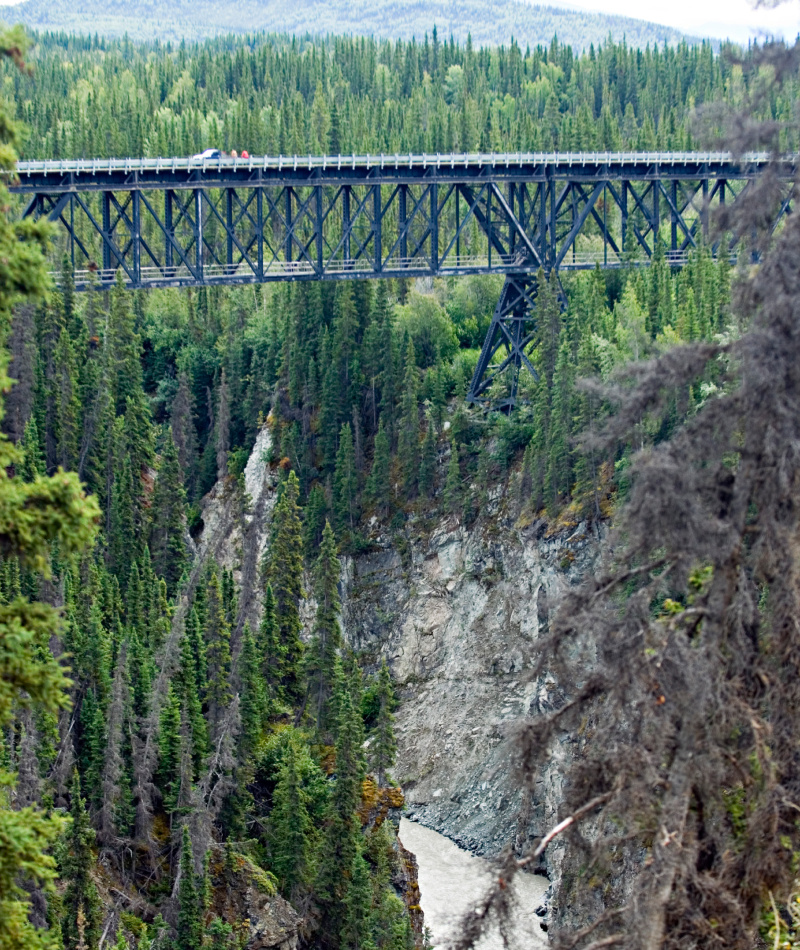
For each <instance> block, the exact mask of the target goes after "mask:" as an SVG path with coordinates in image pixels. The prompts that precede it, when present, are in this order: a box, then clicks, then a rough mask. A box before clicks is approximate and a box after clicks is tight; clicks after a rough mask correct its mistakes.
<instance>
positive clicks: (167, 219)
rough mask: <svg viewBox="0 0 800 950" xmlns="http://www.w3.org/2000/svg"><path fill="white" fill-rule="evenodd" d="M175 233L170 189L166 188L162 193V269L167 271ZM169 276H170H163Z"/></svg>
mask: <svg viewBox="0 0 800 950" xmlns="http://www.w3.org/2000/svg"><path fill="white" fill-rule="evenodd" d="M174 236H175V231H174V228H173V225H172V189H170V188H167V190H166V191H165V192H164V267H165V268H166V269H167V270H169V269H171V268H172V266H173V265H172V241H171V240H170V238H174ZM165 276H171V275H165Z"/></svg>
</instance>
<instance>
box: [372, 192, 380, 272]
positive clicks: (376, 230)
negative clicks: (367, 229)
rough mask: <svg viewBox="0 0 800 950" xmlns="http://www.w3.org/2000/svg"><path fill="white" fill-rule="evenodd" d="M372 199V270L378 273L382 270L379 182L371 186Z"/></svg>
mask: <svg viewBox="0 0 800 950" xmlns="http://www.w3.org/2000/svg"><path fill="white" fill-rule="evenodd" d="M372 201H373V205H372V216H373V221H372V235H373V241H372V244H373V250H374V252H375V265H374V267H373V270H374V272H375V273H376V274H380V272H381V271H382V270H383V227H382V225H383V208H382V207H381V186H380V185H379V184H375V185H373V186H372Z"/></svg>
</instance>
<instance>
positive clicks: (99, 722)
mask: <svg viewBox="0 0 800 950" xmlns="http://www.w3.org/2000/svg"><path fill="white" fill-rule="evenodd" d="M80 721H81V743H80V753H79V756H78V762H79V765H80V774H81V775H82V776H83V787H84V788H85V789H86V800H87V803H88V805H89V807H90V809H91V810H92V811H96V810H97V809H98V808H99V807H100V802H101V799H102V777H103V762H104V759H105V748H106V735H105V732H106V729H105V726H106V723H105V716H104V715H103V710H102V709H101V708H100V705H99V704H98V702H97V697H96V695H95V691H94V690H93V689H89V690H87V691H86V695H85V696H84V698H83V702H82V703H81V715H80Z"/></svg>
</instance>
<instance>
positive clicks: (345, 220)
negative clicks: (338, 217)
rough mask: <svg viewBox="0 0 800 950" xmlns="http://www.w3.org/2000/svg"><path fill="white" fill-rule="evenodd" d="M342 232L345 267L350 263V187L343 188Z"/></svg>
mask: <svg viewBox="0 0 800 950" xmlns="http://www.w3.org/2000/svg"><path fill="white" fill-rule="evenodd" d="M342 230H343V231H344V244H343V245H342V247H343V253H344V261H345V267H347V265H349V263H350V186H349V185H345V186H344V188H342Z"/></svg>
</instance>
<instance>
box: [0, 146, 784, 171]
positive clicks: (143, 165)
mask: <svg viewBox="0 0 800 950" xmlns="http://www.w3.org/2000/svg"><path fill="white" fill-rule="evenodd" d="M771 158H772V156H771V155H770V154H769V153H768V152H747V153H746V154H744V155H741V156H735V155H733V154H732V153H731V152H464V153H447V154H438V153H437V154H436V155H432V154H418V155H415V154H410V153H409V154H404V155H401V154H399V153H395V154H392V155H385V154H381V155H292V156H282V155H279V156H268V155H265V156H261V157H255V156H254V157H251V158H230V157H229V156H221V157H220V158H211V159H208V158H206V159H201V158H196V157H190V158H92V159H85V158H80V159H64V160H49V159H48V160H35V159H34V160H31V161H27V160H26V161H20V162H18V163H17V168H16V174H17V175H19V176H31V175H37V176H38V175H50V174H53V175H65V174H78V175H93V174H97V173H98V172H105V173H111V172H125V173H127V174H132V173H135V172H157V173H164V172H167V173H168V172H179V171H181V172H184V171H203V172H207V171H222V170H223V169H225V170H234V171H257V170H258V169H263V170H267V169H271V170H277V171H283V170H293V171H298V170H303V169H309V170H312V169H315V168H318V169H321V170H322V171H334V170H339V171H340V170H342V169H347V168H353V169H355V168H366V169H367V170H371V169H383V168H398V169H399V168H420V167H421V168H459V167H466V168H475V167H478V168H483V167H492V168H496V167H506V168H511V167H514V166H516V167H523V166H530V165H534V166H541V165H547V166H550V165H557V166H567V167H571V166H585V165H592V166H597V165H601V166H607V165H613V166H619V167H625V166H629V165H681V164H682V165H686V164H690V165H694V164H697V165H726V164H730V163H735V164H742V165H763V164H766V163H767V162H769V161H770V159H771ZM785 161H786V162H787V163H790V164H794V163H795V162H796V161H797V156H787V157H786V158H785ZM2 174H4V175H6V176H9V175H11V176H13V175H14V174H15V172H14V171H10V172H9V171H3V172H2Z"/></svg>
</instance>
